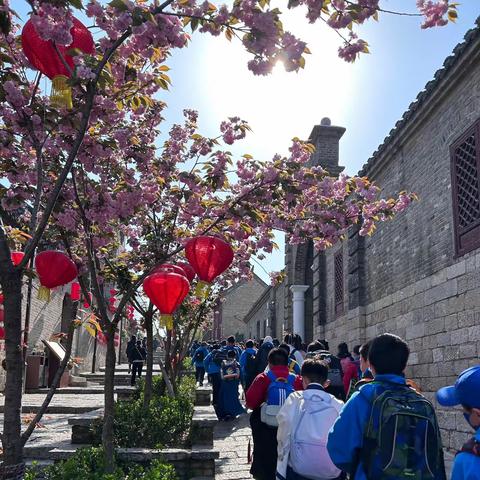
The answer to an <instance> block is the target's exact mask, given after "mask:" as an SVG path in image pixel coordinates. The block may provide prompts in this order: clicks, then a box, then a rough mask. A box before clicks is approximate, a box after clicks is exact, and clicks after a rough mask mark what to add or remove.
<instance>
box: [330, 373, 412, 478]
mask: <svg viewBox="0 0 480 480" xmlns="http://www.w3.org/2000/svg"><path fill="white" fill-rule="evenodd" d="M375 380H378V381H382V380H386V381H390V382H395V383H405V377H403V376H400V375H377V376H376V377H375ZM375 388H376V385H373V384H368V383H367V384H365V385H364V386H363V387H362V388H361V390H362V391H361V392H355V393H354V394H353V395H352V396H351V398H350V400H348V402H347V403H346V404H345V405H344V407H343V408H342V411H341V412H340V416H339V417H338V418H337V420H336V421H335V423H334V424H333V427H332V428H331V430H330V433H329V435H328V442H327V450H328V453H329V455H330V458H331V459H332V461H333V463H334V464H335V465H336V466H337V467H338V468H339V469H340V470H343V471H344V472H351V471H352V469H353V467H354V464H355V460H356V458H358V457H357V455H358V453H359V451H360V450H361V448H362V444H363V432H364V430H365V428H367V426H368V421H369V416H370V411H371V403H372V398H373V394H374V391H375ZM354 480H367V476H366V474H365V470H364V469H363V465H362V463H361V462H360V464H359V466H358V468H357V470H356V473H355V477H354Z"/></svg>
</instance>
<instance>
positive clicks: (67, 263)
mask: <svg viewBox="0 0 480 480" xmlns="http://www.w3.org/2000/svg"><path fill="white" fill-rule="evenodd" d="M35 269H36V270H37V274H38V277H39V279H40V285H41V287H40V288H39V290H38V298H39V299H42V300H46V301H47V302H48V301H49V300H50V289H52V288H55V287H60V286H61V285H66V284H67V283H70V282H71V281H72V280H73V279H74V278H75V277H76V276H77V275H78V270H77V267H76V265H75V264H74V263H73V262H72V260H70V258H68V257H67V256H66V255H65V254H64V253H62V252H57V251H55V250H46V251H44V252H40V253H39V254H37V255H36V256H35Z"/></svg>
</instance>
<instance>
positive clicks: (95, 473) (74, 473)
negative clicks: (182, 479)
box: [25, 447, 178, 480]
mask: <svg viewBox="0 0 480 480" xmlns="http://www.w3.org/2000/svg"><path fill="white" fill-rule="evenodd" d="M104 470H105V468H104V461H103V449H102V448H95V447H90V448H82V449H79V450H77V451H76V452H75V454H74V455H73V456H72V457H71V458H69V459H68V460H66V461H64V462H60V463H57V464H55V465H52V466H49V467H47V468H45V469H42V470H41V473H40V472H39V470H38V468H35V467H34V468H31V469H29V470H27V473H26V474H25V480H35V479H37V478H39V479H40V478H41V479H42V480H177V478H178V477H177V475H176V473H175V469H174V468H173V466H172V465H167V464H165V463H162V462H161V461H159V460H155V461H153V462H152V464H151V465H150V467H148V468H143V467H142V466H140V465H137V464H132V463H128V464H127V463H125V464H123V465H120V466H118V467H117V469H116V470H115V472H114V473H112V474H106V473H104Z"/></svg>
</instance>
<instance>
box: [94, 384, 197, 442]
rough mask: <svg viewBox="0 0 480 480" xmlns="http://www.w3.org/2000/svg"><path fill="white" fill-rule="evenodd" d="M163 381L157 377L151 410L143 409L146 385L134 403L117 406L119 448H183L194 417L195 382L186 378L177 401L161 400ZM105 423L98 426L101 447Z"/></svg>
mask: <svg viewBox="0 0 480 480" xmlns="http://www.w3.org/2000/svg"><path fill="white" fill-rule="evenodd" d="M161 385H162V384H161V379H160V378H157V377H154V383H153V392H152V393H153V394H152V399H151V401H150V406H149V408H148V409H145V408H144V407H143V391H142V388H143V384H140V388H139V390H138V391H137V392H136V394H135V395H134V397H133V399H132V400H130V401H126V402H117V404H116V405H115V420H114V436H115V437H114V438H115V444H116V445H117V446H119V447H124V448H129V447H142V448H162V447H164V446H167V445H168V446H179V445H180V444H181V443H182V441H183V440H185V439H186V438H187V436H188V433H189V430H190V425H191V422H192V415H193V401H194V395H195V381H194V380H193V381H191V379H189V378H185V379H183V380H182V382H181V383H180V385H179V388H178V393H177V396H176V397H175V398H171V397H168V396H164V395H163V396H161V395H159V393H160V392H161ZM101 429H102V425H101V422H98V423H96V424H95V426H94V436H95V438H97V443H98V444H99V443H100V439H101Z"/></svg>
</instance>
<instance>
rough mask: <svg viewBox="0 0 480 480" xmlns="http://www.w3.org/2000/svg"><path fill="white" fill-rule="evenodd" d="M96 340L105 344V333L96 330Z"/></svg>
mask: <svg viewBox="0 0 480 480" xmlns="http://www.w3.org/2000/svg"><path fill="white" fill-rule="evenodd" d="M97 341H98V343H99V344H100V345H106V344H107V338H106V337H105V334H104V333H103V332H98V333H97Z"/></svg>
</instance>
